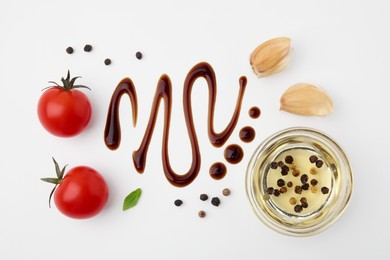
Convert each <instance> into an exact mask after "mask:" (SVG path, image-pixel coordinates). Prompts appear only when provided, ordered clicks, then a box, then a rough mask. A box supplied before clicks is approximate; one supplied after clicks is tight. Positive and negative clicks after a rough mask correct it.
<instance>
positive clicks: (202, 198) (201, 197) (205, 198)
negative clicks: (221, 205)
mask: <svg viewBox="0 0 390 260" xmlns="http://www.w3.org/2000/svg"><path fill="white" fill-rule="evenodd" d="M199 198H200V200H203V201H206V200H208V199H209V196H207V194H200V196H199Z"/></svg>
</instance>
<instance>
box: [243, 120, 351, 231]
mask: <svg viewBox="0 0 390 260" xmlns="http://www.w3.org/2000/svg"><path fill="white" fill-rule="evenodd" d="M352 187H353V180H352V170H351V166H350V164H349V161H348V158H347V156H346V155H345V153H344V151H343V150H342V149H341V147H340V146H339V145H338V144H337V143H336V142H335V141H334V140H333V139H331V138H330V137H329V136H327V135H326V134H324V133H322V132H320V131H318V130H315V129H311V128H304V127H296V128H289V129H285V130H282V131H280V132H278V133H276V134H274V135H272V136H271V137H269V138H267V139H266V140H265V141H264V142H263V143H261V144H260V146H259V147H258V148H257V149H256V151H255V153H254V154H253V156H252V158H251V160H250V162H249V165H248V169H247V173H246V191H247V195H248V198H249V200H250V203H251V205H252V208H253V210H254V212H255V213H256V215H257V216H258V218H259V219H260V220H261V221H262V222H263V223H264V224H266V225H267V226H268V227H270V228H272V229H273V230H275V231H277V232H279V233H282V234H285V235H290V236H310V235H314V234H317V233H319V232H321V231H323V230H325V229H327V228H328V227H329V226H331V225H332V224H333V223H334V222H335V221H336V220H337V219H338V218H339V217H340V216H341V214H342V213H343V212H344V210H345V208H346V206H347V204H348V201H349V200H350V198H351V194H352Z"/></svg>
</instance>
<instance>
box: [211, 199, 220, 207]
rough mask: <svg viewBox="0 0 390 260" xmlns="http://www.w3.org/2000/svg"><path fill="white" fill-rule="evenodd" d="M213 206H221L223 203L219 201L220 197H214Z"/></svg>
mask: <svg viewBox="0 0 390 260" xmlns="http://www.w3.org/2000/svg"><path fill="white" fill-rule="evenodd" d="M211 204H213V205H214V206H216V207H218V206H219V204H221V201H220V200H219V198H218V197H214V198H212V199H211Z"/></svg>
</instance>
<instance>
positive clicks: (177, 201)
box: [175, 200, 183, 207]
mask: <svg viewBox="0 0 390 260" xmlns="http://www.w3.org/2000/svg"><path fill="white" fill-rule="evenodd" d="M181 204H183V201H182V200H175V205H176V206H177V207H180V206H181Z"/></svg>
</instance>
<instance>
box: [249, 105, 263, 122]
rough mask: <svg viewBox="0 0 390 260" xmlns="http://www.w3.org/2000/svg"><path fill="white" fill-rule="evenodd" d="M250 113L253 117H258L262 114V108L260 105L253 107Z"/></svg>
mask: <svg viewBox="0 0 390 260" xmlns="http://www.w3.org/2000/svg"><path fill="white" fill-rule="evenodd" d="M248 114H249V116H250V117H251V118H254V119H256V118H259V116H260V114H261V110H260V108H258V107H251V109H249V112H248Z"/></svg>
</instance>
